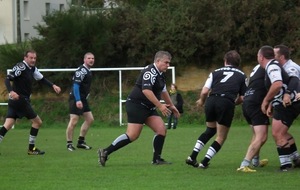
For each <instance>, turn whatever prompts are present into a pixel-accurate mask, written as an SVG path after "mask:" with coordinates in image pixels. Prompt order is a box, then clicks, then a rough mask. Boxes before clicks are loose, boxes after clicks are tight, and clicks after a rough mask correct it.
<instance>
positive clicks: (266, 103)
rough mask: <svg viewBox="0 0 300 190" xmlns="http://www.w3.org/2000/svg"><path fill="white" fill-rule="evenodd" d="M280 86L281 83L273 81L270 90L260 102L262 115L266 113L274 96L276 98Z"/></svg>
mask: <svg viewBox="0 0 300 190" xmlns="http://www.w3.org/2000/svg"><path fill="white" fill-rule="evenodd" d="M282 86H283V83H282V81H275V82H273V83H272V85H271V86H270V89H269V91H268V93H267V95H266V96H265V98H264V100H263V102H262V105H261V109H262V112H263V113H264V114H266V112H267V108H268V106H269V103H270V102H271V101H272V100H273V98H274V96H276V95H277V94H278V93H279V91H280V90H281V88H282Z"/></svg>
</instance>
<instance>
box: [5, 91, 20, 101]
mask: <svg viewBox="0 0 300 190" xmlns="http://www.w3.org/2000/svg"><path fill="white" fill-rule="evenodd" d="M8 97H9V99H11V100H18V99H19V97H20V96H19V94H17V93H16V92H15V91H10V93H9V94H8Z"/></svg>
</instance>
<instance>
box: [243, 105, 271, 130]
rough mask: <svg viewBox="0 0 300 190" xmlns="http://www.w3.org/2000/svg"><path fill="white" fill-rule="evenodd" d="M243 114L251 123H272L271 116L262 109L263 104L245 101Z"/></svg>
mask: <svg viewBox="0 0 300 190" xmlns="http://www.w3.org/2000/svg"><path fill="white" fill-rule="evenodd" d="M242 108H243V115H244V117H245V119H246V121H247V123H248V124H249V125H252V126H256V125H270V120H269V117H268V116H267V115H266V114H264V113H263V112H262V111H261V104H256V103H252V102H249V101H244V102H243V105H242Z"/></svg>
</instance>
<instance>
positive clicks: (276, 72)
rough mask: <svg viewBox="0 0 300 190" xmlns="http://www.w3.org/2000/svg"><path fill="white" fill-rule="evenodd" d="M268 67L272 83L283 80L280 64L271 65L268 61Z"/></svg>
mask: <svg viewBox="0 0 300 190" xmlns="http://www.w3.org/2000/svg"><path fill="white" fill-rule="evenodd" d="M266 68H267V74H268V77H269V79H270V81H271V83H274V82H275V81H282V76H281V68H280V67H279V66H278V65H276V64H271V65H269V63H268V65H267V66H266Z"/></svg>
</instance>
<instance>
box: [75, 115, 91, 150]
mask: <svg viewBox="0 0 300 190" xmlns="http://www.w3.org/2000/svg"><path fill="white" fill-rule="evenodd" d="M83 117H84V122H83V123H82V125H81V128H80V134H79V137H78V143H77V148H83V149H85V150H90V149H92V147H91V146H88V145H87V144H86V142H85V136H86V134H87V132H88V130H89V128H90V126H91V124H92V123H93V122H94V116H93V114H92V112H91V111H88V112H84V113H83Z"/></svg>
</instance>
